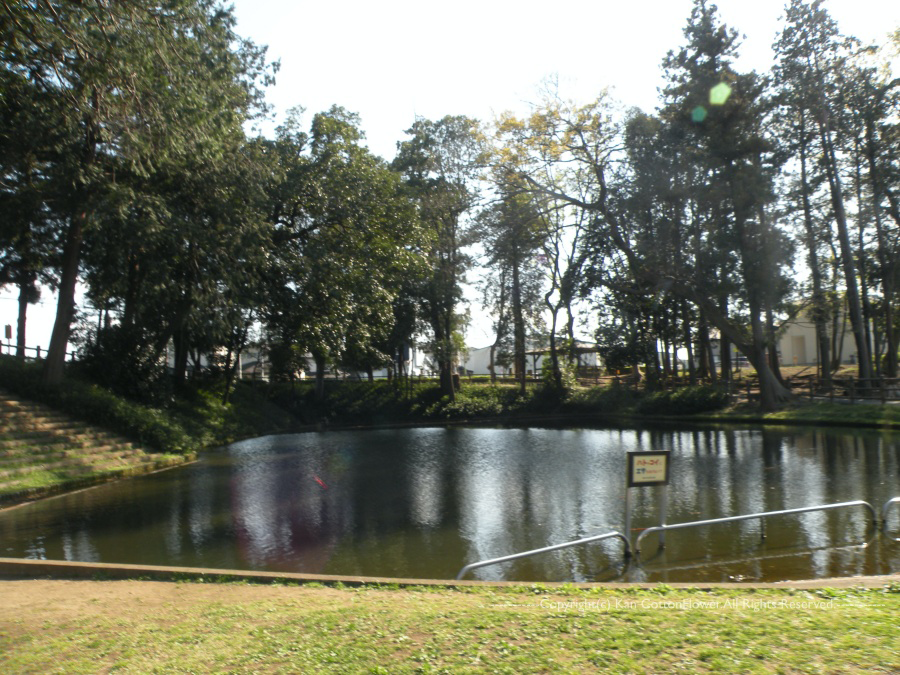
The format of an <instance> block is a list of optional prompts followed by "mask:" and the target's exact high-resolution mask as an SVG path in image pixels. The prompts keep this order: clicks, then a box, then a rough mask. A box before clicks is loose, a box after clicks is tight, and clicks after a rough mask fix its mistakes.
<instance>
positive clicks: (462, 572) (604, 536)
mask: <svg viewBox="0 0 900 675" xmlns="http://www.w3.org/2000/svg"><path fill="white" fill-rule="evenodd" d="M610 537H618V538H619V539H621V540H622V543H624V544H625V556H626V557H629V556H630V555H631V544H630V543H629V541H628V538H627V537H626V536H625V535H624V534H622V533H621V532H607V533H606V534H598V535H595V536H593V537H585V538H584V539H576V540H575V541H567V542H565V543H564V544H554V545H553V546H545V547H544V548H536V549H533V550H531V551H523V552H522V553H514V554H512V555H505V556H503V557H502V558H492V559H491V560H480V561H478V562H474V563H470V564H468V565H466V566H465V567H463V568H462V569H461V570H460V571H459V574H457V575H456V580H457V581H459V580H460V579H462V578H463V577H464V576H465V575H466V573H467V572H470V571H471V570H474V569H477V568H479V567H487V566H488V565H496V564H497V563H503V562H509V561H510V560H518V559H519V558H527V557H528V556H532V555H537V554H538V553H549V552H550V551H558V550H560V549H562V548H569V547H570V546H578V545H579V544H590V543H591V542H594V541H601V540H603V539H609V538H610Z"/></svg>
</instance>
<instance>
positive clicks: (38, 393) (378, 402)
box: [0, 356, 900, 454]
mask: <svg viewBox="0 0 900 675" xmlns="http://www.w3.org/2000/svg"><path fill="white" fill-rule="evenodd" d="M0 382H2V383H3V386H5V387H6V388H7V389H10V390H11V391H13V392H14V393H16V394H18V395H20V396H23V397H25V398H29V399H32V400H37V401H40V402H43V403H46V404H47V405H49V406H51V407H53V408H56V409H59V410H62V411H64V412H67V413H68V414H70V415H71V416H73V417H75V418H76V419H81V420H84V421H86V422H89V423H92V424H96V425H98V426H100V427H104V428H108V429H110V430H113V431H116V432H118V433H120V434H122V435H124V436H126V437H127V438H129V439H131V440H133V441H135V442H137V443H140V444H142V445H143V446H145V447H147V448H149V449H153V450H156V451H160V452H170V453H172V452H174V453H182V454H191V453H196V452H198V451H200V450H203V449H206V448H210V447H215V446H217V445H222V444H226V443H229V442H231V441H234V440H237V439H240V438H247V437H252V436H260V435H265V434H269V433H279V432H289V431H296V430H302V429H309V428H316V427H320V426H321V425H325V426H329V427H334V426H372V425H391V424H406V423H426V424H427V423H437V424H441V423H446V422H460V421H482V420H494V421H509V422H513V423H515V422H522V421H524V422H527V421H529V420H532V419H535V418H536V417H541V418H547V417H554V416H558V417H559V418H560V419H566V418H570V419H571V418H574V419H581V420H591V419H596V420H598V421H599V420H609V419H623V420H627V419H635V420H640V419H644V418H648V417H669V418H672V417H676V418H679V419H684V418H688V419H690V418H695V419H702V420H714V421H720V422H740V423H745V422H765V423H779V424H783V423H799V424H845V425H851V426H854V425H855V426H882V427H884V426H896V427H898V428H900V406H890V405H886V406H884V405H873V404H857V405H846V404H839V403H824V402H822V403H811V402H809V401H804V400H799V401H798V402H797V403H796V404H793V405H790V406H787V407H786V408H785V409H783V410H781V411H778V412H775V413H768V414H762V413H760V412H759V410H758V409H757V408H756V407H754V406H749V405H744V406H737V407H731V408H729V407H727V406H728V398H727V396H726V395H725V394H724V393H722V392H721V391H719V390H717V389H715V388H713V387H703V386H701V387H682V388H679V389H676V390H674V391H668V392H656V393H648V392H644V391H636V390H634V389H633V388H630V387H627V386H624V385H617V384H614V383H610V384H605V385H601V386H595V387H591V388H578V389H576V390H575V391H572V392H568V393H567V394H565V395H562V396H560V395H559V394H557V393H556V392H553V391H549V390H547V389H546V388H544V387H542V386H540V384H537V383H529V387H528V389H527V390H526V392H525V394H522V393H520V391H519V388H518V387H517V386H515V385H513V384H492V383H490V381H489V380H488V379H487V378H483V379H477V378H476V379H465V380H464V381H463V383H462V390H461V391H459V392H458V393H457V396H456V400H455V401H450V399H449V398H448V397H446V396H441V393H440V390H439V387H438V385H437V383H436V382H435V381H433V380H424V381H414V382H402V383H401V382H388V381H383V380H382V381H376V382H373V383H370V382H365V381H362V382H358V381H356V382H354V381H342V380H327V381H326V383H325V384H326V387H325V398H324V400H322V401H317V400H316V398H315V395H314V392H313V384H312V382H309V381H300V382H295V383H293V384H290V383H272V384H269V383H264V382H255V383H254V382H238V383H237V385H236V388H235V390H234V392H233V394H232V396H231V400H230V402H229V403H228V404H227V405H226V404H223V403H222V394H223V385H222V383H221V381H216V380H199V381H194V382H191V383H189V384H188V385H187V386H186V387H184V388H182V389H181V390H180V391H179V392H178V393H177V395H175V394H172V395H169V396H167V397H165V398H164V400H162V401H159V402H157V403H156V404H155V405H147V404H145V403H139V402H136V401H132V400H128V399H126V398H124V397H122V396H119V395H116V394H114V393H113V392H111V391H109V390H108V389H104V388H102V387H100V386H98V385H97V384H94V383H91V382H89V381H88V380H86V379H82V378H80V377H79V376H78V374H77V372H75V373H72V374H70V375H69V376H68V377H67V379H66V381H65V383H64V385H63V387H62V388H59V389H45V388H44V387H42V386H41V385H40V366H39V364H35V363H23V362H20V361H18V360H17V359H15V358H12V357H8V356H0Z"/></svg>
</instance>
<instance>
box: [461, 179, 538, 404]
mask: <svg viewBox="0 0 900 675" xmlns="http://www.w3.org/2000/svg"><path fill="white" fill-rule="evenodd" d="M512 181H513V182H512V183H511V184H506V185H501V186H500V197H499V199H498V200H497V201H496V202H495V203H493V204H491V205H490V206H489V207H488V208H486V209H485V210H484V211H482V212H481V214H479V219H478V220H479V223H478V224H479V227H478V230H479V237H478V238H479V240H480V241H481V242H482V243H483V245H484V248H485V251H486V254H485V258H486V263H487V268H488V270H489V273H488V274H489V275H488V278H487V279H486V285H487V287H488V289H489V292H488V297H489V299H490V300H492V302H491V304H492V306H493V307H492V309H493V311H494V314H495V316H496V317H497V321H496V324H497V328H498V330H497V343H501V342H503V341H504V339H505V338H506V337H507V335H506V333H507V331H508V330H509V328H510V327H512V337H513V341H512V342H513V344H512V355H513V364H514V370H515V376H516V379H517V380H518V382H519V388H520V391H521V392H522V394H524V393H525V370H526V368H527V363H526V355H525V350H526V337H527V334H528V333H529V332H534V331H535V329H536V328H537V327H538V326H539V325H540V324H541V323H542V321H541V309H542V308H541V305H542V292H541V291H542V288H541V286H542V281H543V274H542V272H543V270H542V269H541V267H540V265H539V264H538V259H537V256H538V252H539V251H541V250H542V247H543V243H544V238H545V230H544V227H543V221H542V218H541V214H540V211H539V209H538V206H537V205H536V204H534V203H533V201H532V198H531V196H530V195H529V194H528V193H527V191H523V190H522V189H521V187H519V186H517V185H516V184H515V179H514V178H512ZM495 346H496V343H495ZM493 363H494V361H493V359H491V366H492V368H493Z"/></svg>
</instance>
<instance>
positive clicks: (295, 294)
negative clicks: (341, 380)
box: [266, 106, 421, 398]
mask: <svg viewBox="0 0 900 675" xmlns="http://www.w3.org/2000/svg"><path fill="white" fill-rule="evenodd" d="M362 139H363V134H362V132H361V130H360V128H359V118H358V116H357V115H355V114H353V113H350V112H348V111H346V110H344V109H343V108H340V107H337V106H335V107H332V108H331V109H330V110H328V111H327V112H324V113H319V114H317V115H315V116H314V118H313V121H312V125H311V130H310V133H309V135H306V134H305V133H301V132H299V124H298V121H297V117H296V115H295V116H294V117H293V118H292V119H290V120H289V123H288V124H287V125H285V126H284V127H282V128H281V130H280V132H279V137H278V139H276V141H275V142H274V143H272V144H270V147H271V148H272V149H273V151H274V152H273V156H274V157H275V158H277V160H278V161H279V162H280V163H281V164H280V166H279V167H278V171H277V180H276V181H274V183H273V184H272V185H271V186H270V194H271V206H270V209H269V213H270V218H271V222H272V224H273V225H274V227H275V233H274V240H275V243H276V248H275V250H274V251H273V261H272V269H271V273H270V275H269V280H270V301H269V302H268V304H267V317H266V321H267V325H268V330H269V332H270V334H272V335H273V336H274V337H275V340H276V343H277V344H278V347H277V351H278V352H280V355H281V357H280V358H282V360H283V361H284V362H285V363H284V366H285V367H286V368H287V369H288V371H289V372H292V371H293V370H294V369H295V368H296V365H297V362H298V358H299V357H302V356H303V355H304V354H305V353H306V352H307V351H308V352H310V353H311V354H312V356H313V358H314V360H315V362H316V375H317V378H316V393H317V396H318V397H319V398H322V396H323V395H324V374H325V367H326V365H327V363H328V362H331V363H336V364H343V365H345V366H348V367H352V368H354V369H357V368H359V369H364V370H368V371H370V372H371V369H372V368H373V367H378V366H382V365H387V363H388V362H390V360H391V357H390V355H388V354H386V353H384V352H383V351H382V350H381V349H380V347H381V346H382V345H385V344H386V343H387V342H388V341H389V339H390V335H391V332H392V329H393V328H394V325H395V324H394V319H395V305H394V302H395V300H396V299H397V298H398V297H399V296H400V293H401V289H402V288H403V287H404V284H406V283H408V280H410V279H416V278H419V277H420V276H421V273H420V265H421V262H420V248H421V239H420V236H419V228H418V223H417V220H416V216H415V212H414V210H413V205H412V203H411V202H410V201H409V199H408V198H407V197H406V196H404V195H403V194H402V190H401V185H400V177H399V175H398V174H396V173H395V172H393V171H391V170H390V168H389V167H388V166H387V165H386V164H385V163H384V162H383V161H382V160H380V159H379V158H377V157H375V156H373V155H372V154H371V153H369V151H368V150H367V149H366V148H364V147H362V146H361V145H360V141H361V140H362ZM289 354H293V358H290V357H289V356H288V355H289Z"/></svg>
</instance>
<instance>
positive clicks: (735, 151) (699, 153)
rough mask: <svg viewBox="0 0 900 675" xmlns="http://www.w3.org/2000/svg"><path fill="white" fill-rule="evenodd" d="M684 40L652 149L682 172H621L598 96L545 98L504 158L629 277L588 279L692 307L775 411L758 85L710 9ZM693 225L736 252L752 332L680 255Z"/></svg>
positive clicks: (631, 167)
mask: <svg viewBox="0 0 900 675" xmlns="http://www.w3.org/2000/svg"><path fill="white" fill-rule="evenodd" d="M685 35H686V37H687V38H688V45H687V46H686V47H685V48H684V49H682V50H681V51H680V52H678V53H677V54H672V55H670V57H669V59H668V67H669V70H670V81H671V82H672V84H671V86H670V88H669V89H668V90H667V96H668V97H669V106H668V111H667V114H668V115H669V120H665V119H664V120H663V122H664V125H663V126H664V127H667V128H669V129H670V132H667V133H672V134H673V138H672V139H670V140H665V144H664V145H663V146H658V147H668V148H670V150H669V151H668V154H667V155H666V156H665V157H664V158H663V159H662V162H663V163H665V162H669V161H671V162H673V163H675V164H673V165H675V166H682V167H685V168H681V169H680V170H679V172H678V173H676V174H674V175H669V176H668V177H665V176H664V178H665V180H667V181H669V183H668V184H666V185H664V186H663V188H660V187H659V186H656V185H655V182H656V179H655V178H654V177H653V176H652V175H650V174H649V173H648V172H646V171H645V169H644V168H642V166H643V165H639V164H635V163H634V161H633V160H634V159H635V158H636V157H639V156H644V151H643V150H642V151H640V152H638V153H636V154H635V153H633V154H632V161H631V162H629V163H628V164H626V165H625V166H624V167H623V165H622V162H621V160H622V159H623V157H622V154H621V152H620V147H621V146H620V144H621V141H622V129H621V125H620V124H618V122H617V121H616V120H615V118H614V115H613V107H612V104H611V103H610V101H609V100H608V99H607V98H606V97H601V98H600V99H598V100H597V101H595V102H593V103H591V104H588V105H584V106H577V105H573V104H566V103H563V102H562V101H560V100H558V99H556V100H551V101H549V102H546V103H545V104H544V105H543V106H542V107H541V108H539V109H538V110H536V111H534V112H533V114H532V116H531V118H530V119H529V120H528V121H527V122H523V123H521V124H519V125H518V128H517V129H516V130H515V133H514V134H511V136H512V139H513V141H512V143H513V146H514V148H515V149H514V150H511V151H510V152H511V153H513V154H515V155H516V156H518V157H522V158H525V159H520V160H519V163H520V165H521V166H522V169H521V175H522V178H523V180H524V181H525V182H526V183H527V184H528V185H529V186H530V187H531V189H532V190H534V191H535V192H537V193H539V194H542V195H545V196H546V197H548V198H554V199H560V200H563V201H565V202H567V203H568V204H570V205H572V206H573V207H576V208H579V209H582V210H584V211H586V212H588V213H589V214H590V219H591V225H592V229H593V233H592V238H593V241H594V242H595V251H597V255H600V254H603V253H604V252H606V251H610V250H612V253H613V255H614V256H615V257H616V258H617V259H619V260H621V261H622V263H623V267H622V269H627V272H628V274H629V275H630V278H631V279H630V282H629V283H621V282H619V281H618V280H616V279H615V278H613V277H610V276H608V275H607V276H605V278H604V277H603V276H596V277H595V278H597V279H600V280H601V282H602V283H604V284H616V285H617V290H624V289H627V288H630V289H632V290H633V291H634V292H640V293H645V294H646V293H650V294H658V293H671V294H674V295H675V296H676V297H679V298H681V299H683V300H687V301H689V302H691V303H693V304H694V305H695V306H696V308H697V309H698V311H700V312H702V313H703V315H704V316H705V317H706V318H707V319H708V320H709V322H710V323H712V324H713V325H714V326H715V327H717V328H718V329H719V331H720V333H721V334H723V335H724V336H725V337H727V338H728V339H729V340H731V341H732V342H733V343H734V344H736V345H737V346H738V348H739V349H740V350H741V351H742V352H743V353H744V354H745V355H746V356H747V357H748V359H749V360H750V362H751V363H752V364H753V365H754V367H755V368H756V370H757V372H758V373H759V376H760V387H761V398H762V405H763V406H764V407H765V408H773V407H774V406H775V405H777V403H778V401H779V400H783V399H785V398H787V397H788V396H789V393H788V392H787V390H786V389H785V388H784V387H783V385H781V384H780V383H779V382H778V380H777V377H776V375H775V374H774V373H773V371H772V369H771V367H770V365H769V363H768V361H767V359H766V355H765V351H766V342H765V340H766V336H765V330H764V321H765V319H764V318H763V316H764V310H765V308H766V304H767V303H771V302H772V299H771V298H770V297H768V296H767V294H766V293H767V292H766V287H767V286H769V285H771V280H772V278H773V277H776V276H777V275H778V271H779V265H780V264H781V262H782V261H779V260H777V259H772V257H771V256H768V254H769V253H770V252H771V251H772V250H773V249H774V248H776V247H775V245H773V242H774V241H775V233H774V232H773V231H772V228H771V224H770V222H769V219H768V218H766V217H764V216H765V208H764V207H765V204H766V203H767V201H768V200H769V199H770V198H771V197H770V181H771V178H770V174H771V171H772V168H771V166H770V164H771V160H770V158H768V157H767V156H766V152H767V146H766V143H765V139H764V137H763V135H762V133H761V105H762V100H761V93H762V83H761V82H760V80H759V78H758V77H756V76H755V75H753V74H750V75H739V74H737V73H735V72H734V71H733V70H732V69H731V68H730V61H729V59H730V54H731V53H732V52H733V49H734V48H735V43H736V39H737V38H736V36H735V35H734V34H733V32H731V31H729V30H728V29H727V28H725V27H724V26H720V25H718V23H717V18H716V16H715V12H714V11H713V10H712V9H710V8H707V7H706V4H705V2H703V1H702V0H698V2H697V3H696V4H695V7H694V11H693V13H692V17H691V20H690V21H689V23H688V27H687V29H686V30H685ZM679 134H680V135H681V136H682V140H681V141H680V142H677V141H679ZM653 137H654V134H652V133H651V134H649V135H648V134H642V135H641V136H640V137H639V138H642V139H653ZM637 138H638V137H636V139H637ZM664 138H665V137H660V139H661V141H662V140H663V139H664ZM647 147H648V148H649V147H651V146H647ZM669 158H671V159H669ZM657 161H659V160H657ZM690 167H693V169H692V172H693V176H692V177H691V176H690V174H691V171H689V169H690ZM679 176H683V177H684V180H685V181H686V180H687V178H688V177H691V182H690V183H687V182H679V181H681V180H682V179H681V178H679ZM688 188H690V190H693V191H699V192H700V193H701V197H700V198H699V199H698V200H696V203H695V207H697V208H694V207H691V208H693V210H691V208H688V207H689V206H690V204H689V202H688V200H686V199H685V198H684V196H683V193H684V192H685V190H687V189H688ZM704 193H705V194H704ZM695 194H696V192H695ZM641 203H643V204H644V206H643V207H642V208H639V207H640V205H641ZM700 207H702V208H700ZM687 216H690V217H691V218H692V221H688V218H687ZM700 219H706V223H707V227H706V228H702V229H699V228H698V229H697V232H698V235H697V236H698V241H699V242H700V243H701V244H703V245H706V246H712V247H713V248H714V249H715V250H719V251H724V250H726V249H727V250H732V249H733V250H734V251H735V254H736V261H737V263H738V264H739V266H740V268H739V269H740V272H741V282H742V283H741V286H740V288H739V290H740V291H741V293H742V294H743V295H742V300H743V301H744V302H746V303H747V305H748V314H749V321H750V324H751V325H750V330H746V328H745V327H744V325H742V324H741V323H740V322H738V321H735V320H734V319H732V318H730V317H729V316H728V314H727V313H726V311H724V310H725V308H724V307H722V306H721V304H720V303H719V302H717V300H718V296H719V295H720V293H721V292H722V290H723V288H722V287H721V286H711V285H710V284H709V283H708V281H707V280H708V276H709V275H708V271H707V270H706V269H703V268H702V267H701V265H702V258H694V259H687V258H686V257H685V256H684V255H681V254H679V252H680V251H683V250H684V247H683V244H684V243H685V242H686V241H687V238H686V232H688V231H690V230H689V229H688V228H686V222H698V223H699V222H702V220H700ZM704 232H705V233H706V234H704ZM594 267H595V268H596V269H602V268H603V264H602V263H601V262H600V261H599V260H597V261H595V263H594ZM613 269H616V267H615V266H613Z"/></svg>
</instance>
